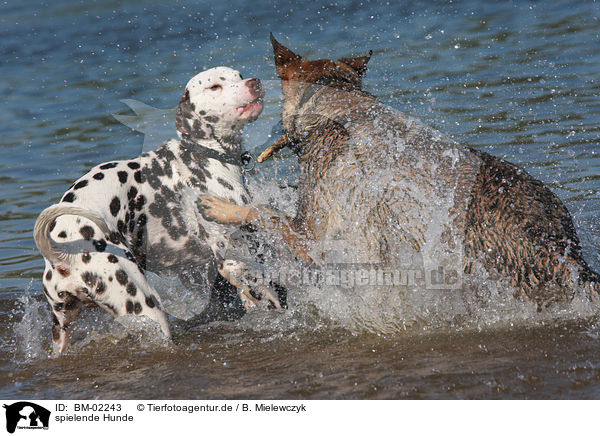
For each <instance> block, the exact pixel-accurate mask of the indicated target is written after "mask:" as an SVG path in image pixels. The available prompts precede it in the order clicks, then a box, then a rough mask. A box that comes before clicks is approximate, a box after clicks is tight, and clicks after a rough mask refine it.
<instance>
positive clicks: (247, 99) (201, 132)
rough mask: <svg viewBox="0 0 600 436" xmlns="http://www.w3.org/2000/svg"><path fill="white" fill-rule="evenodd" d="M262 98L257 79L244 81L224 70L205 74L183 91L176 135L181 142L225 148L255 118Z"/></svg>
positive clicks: (191, 81) (262, 91)
mask: <svg viewBox="0 0 600 436" xmlns="http://www.w3.org/2000/svg"><path fill="white" fill-rule="evenodd" d="M264 95H265V91H264V89H263V87H262V85H261V83H260V80H258V79H246V80H244V79H243V78H242V75H241V74H240V73H239V72H238V71H236V70H233V69H231V68H227V67H216V68H211V69H210V70H206V71H204V72H202V73H200V74H198V75H196V76H194V77H193V78H192V79H191V80H190V81H189V82H188V84H187V85H186V87H185V92H184V94H183V97H182V98H181V101H180V102H179V106H178V108H177V114H176V126H177V132H178V134H179V136H180V137H181V138H182V139H187V140H191V141H194V142H195V141H200V140H209V139H216V140H217V141H218V142H224V146H227V145H228V143H230V142H231V140H232V138H236V137H237V136H239V134H240V131H241V129H242V127H243V126H244V124H245V123H249V122H252V121H254V120H256V118H258V116H259V115H260V113H261V112H262V109H263V103H262V98H263V97H264Z"/></svg>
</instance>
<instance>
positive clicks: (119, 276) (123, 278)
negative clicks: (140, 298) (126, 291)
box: [115, 269, 129, 286]
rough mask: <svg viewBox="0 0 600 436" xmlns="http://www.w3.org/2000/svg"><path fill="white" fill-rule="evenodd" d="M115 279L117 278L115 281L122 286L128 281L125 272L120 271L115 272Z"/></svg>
mask: <svg viewBox="0 0 600 436" xmlns="http://www.w3.org/2000/svg"><path fill="white" fill-rule="evenodd" d="M115 277H116V278H117V281H118V282H119V283H120V284H122V285H123V286H125V285H126V284H127V282H128V281H129V278H128V277H127V273H126V272H125V271H123V270H122V269H119V270H117V272H116V273H115Z"/></svg>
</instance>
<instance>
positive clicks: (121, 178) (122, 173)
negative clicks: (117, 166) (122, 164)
mask: <svg viewBox="0 0 600 436" xmlns="http://www.w3.org/2000/svg"><path fill="white" fill-rule="evenodd" d="M117 176H119V182H121V183H125V182H127V171H119V172H118V173H117Z"/></svg>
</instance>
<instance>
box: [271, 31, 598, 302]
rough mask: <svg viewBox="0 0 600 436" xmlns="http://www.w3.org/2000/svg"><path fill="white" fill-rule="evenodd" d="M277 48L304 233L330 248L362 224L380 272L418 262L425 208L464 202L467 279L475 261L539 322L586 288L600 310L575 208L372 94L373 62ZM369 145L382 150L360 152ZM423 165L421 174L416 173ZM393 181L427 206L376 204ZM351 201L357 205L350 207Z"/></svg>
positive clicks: (390, 195)
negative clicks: (380, 184) (390, 264)
mask: <svg viewBox="0 0 600 436" xmlns="http://www.w3.org/2000/svg"><path fill="white" fill-rule="evenodd" d="M272 43H273V48H274V57H275V64H276V68H277V73H278V76H279V77H280V78H281V79H282V88H283V92H284V95H285V102H284V110H283V114H282V119H283V126H284V129H285V136H284V138H282V140H281V143H285V145H287V146H289V147H290V148H292V149H293V150H294V151H296V153H297V154H298V156H299V162H300V165H301V168H302V177H301V183H300V188H299V191H300V199H299V203H298V210H297V215H296V217H295V218H293V219H292V220H290V221H289V223H290V227H291V228H292V229H293V230H295V231H296V232H299V233H301V234H304V235H306V236H307V237H308V238H309V239H310V240H312V241H319V240H322V239H323V238H325V237H327V236H330V235H332V234H336V233H338V234H343V232H345V231H352V227H351V223H357V224H356V226H357V229H356V233H357V234H359V235H360V236H361V238H363V239H364V240H365V241H366V242H365V246H364V247H361V249H363V250H365V251H366V252H368V253H370V256H373V258H372V259H373V260H374V261H384V262H386V261H393V260H392V258H393V256H394V253H396V252H398V250H399V249H405V248H406V247H409V248H411V249H413V250H415V251H416V252H418V251H419V250H420V249H421V248H422V246H423V244H424V243H425V242H426V241H425V239H426V235H425V230H426V224H427V223H424V222H423V221H422V220H421V221H420V219H419V214H413V213H412V212H413V211H415V210H417V211H422V212H424V211H425V210H426V208H427V206H428V205H427V204H425V202H424V201H423V200H422V198H423V197H424V198H453V205H452V206H451V207H450V208H449V210H450V213H451V217H452V218H451V219H452V229H451V231H452V232H455V233H457V234H459V235H460V236H461V238H460V239H461V240H462V243H463V244H464V253H465V262H464V270H465V272H466V273H467V274H469V273H471V268H472V261H473V260H478V261H480V262H482V263H483V264H484V266H485V267H486V268H487V269H488V270H490V271H495V272H498V273H500V274H501V275H503V276H505V277H508V278H509V279H510V282H511V283H512V285H513V287H514V289H515V290H516V291H515V296H516V297H518V298H523V299H528V300H531V301H534V302H535V303H536V304H537V306H538V310H541V309H542V308H543V307H545V306H546V305H548V304H550V303H552V302H555V301H565V300H569V299H571V298H572V297H573V295H574V292H575V289H576V287H577V286H583V287H585V288H586V289H587V290H588V291H589V296H590V298H592V299H596V298H597V296H598V292H599V290H600V284H599V282H600V276H599V275H598V274H597V273H595V272H594V271H592V270H591V269H590V268H589V266H588V265H587V263H586V262H585V260H584V259H583V257H582V254H581V247H580V243H579V239H578V237H577V234H576V232H575V229H574V226H573V222H572V219H571V216H570V214H569V212H568V210H567V208H566V207H565V206H564V205H563V203H562V202H561V201H560V200H559V199H558V197H557V196H556V195H554V194H553V193H552V192H551V191H550V190H549V189H548V188H547V187H545V186H544V185H543V183H542V182H540V181H538V180H535V179H534V178H533V177H531V176H530V175H529V174H528V173H527V172H525V171H524V170H521V169H519V168H517V167H516V166H514V165H513V164H511V163H509V162H506V161H504V160H502V159H499V158H496V157H494V156H491V155H489V154H487V153H484V152H481V151H476V150H473V149H471V148H469V147H464V146H460V145H458V144H456V143H454V142H453V141H451V140H449V139H448V138H445V137H443V136H442V135H440V134H439V133H438V132H436V131H434V130H433V129H430V128H428V127H427V126H424V125H422V124H421V123H419V122H418V121H417V120H415V119H412V118H411V117H409V116H407V115H404V114H402V113H397V112H395V111H391V110H389V109H388V108H386V107H384V105H382V104H381V103H379V102H377V101H376V99H375V98H374V97H373V96H371V95H369V94H367V93H366V92H364V91H362V90H361V84H362V83H361V81H362V76H363V74H364V72H365V70H366V64H367V62H368V60H369V57H361V58H355V59H340V60H339V61H337V62H336V61H331V60H319V61H308V60H306V59H304V58H302V57H300V56H298V55H296V54H295V53H293V52H291V50H289V49H287V48H286V47H284V46H283V45H282V44H280V43H279V42H277V41H276V40H275V39H274V38H272ZM377 126H379V127H377ZM389 132H393V138H394V139H393V141H397V140H400V141H404V143H405V144H406V145H407V147H410V149H409V151H410V153H404V154H403V153H396V152H395V151H394V150H393V149H392V146H391V143H390V141H389V140H386V139H385V138H386V137H388V138H389ZM365 136H369V137H371V138H372V139H373V140H374V141H373V142H374V145H373V144H371V146H370V147H366V146H363V145H361V141H360V138H361V137H365ZM357 138H358V140H357ZM393 141H392V142H393ZM281 143H280V144H279V145H278V146H277V148H281V145H282V144H281ZM444 153H454V156H455V157H457V160H456V161H453V162H450V161H449V160H448V159H447V156H446V155H445V154H444ZM415 155H416V156H419V157H420V161H421V164H419V165H417V164H415V162H414V161H411V156H415ZM423 162H424V163H423ZM383 173H384V174H388V175H391V176H392V179H393V181H394V182H399V183H400V182H401V183H405V185H406V186H410V187H414V188H415V189H418V190H419V192H420V195H419V196H416V195H412V194H411V192H410V190H406V189H398V188H397V187H395V186H392V185H390V186H387V187H386V189H384V190H383V191H381V192H377V193H374V192H368V190H366V189H365V188H364V186H363V185H364V183H365V181H366V182H368V181H369V180H377V177H380V176H381V174H383ZM348 185H351V186H350V187H348ZM436 191H437V192H436ZM428 195H429V196H430V197H428ZM349 196H350V197H349ZM349 198H353V199H355V200H356V201H355V202H353V203H352V205H351V206H350V207H349V206H348V204H347V203H348V201H349ZM342 203H343V204H342ZM394 233H395V234H396V235H395V238H394V239H393V240H388V235H390V234H394ZM399 241H401V242H400V244H401V245H403V247H400V246H399V245H398V243H399ZM292 243H293V241H292ZM298 252H301V253H302V252H304V253H305V252H306V250H302V249H300V250H299V251H298Z"/></svg>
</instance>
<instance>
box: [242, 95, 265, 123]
mask: <svg viewBox="0 0 600 436" xmlns="http://www.w3.org/2000/svg"><path fill="white" fill-rule="evenodd" d="M235 110H236V112H237V114H238V115H239V116H240V117H248V118H254V117H257V116H259V115H260V113H261V112H262V110H263V100H262V97H257V98H255V99H254V100H252V101H251V102H250V103H247V104H245V105H244V106H239V107H236V108H235Z"/></svg>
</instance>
